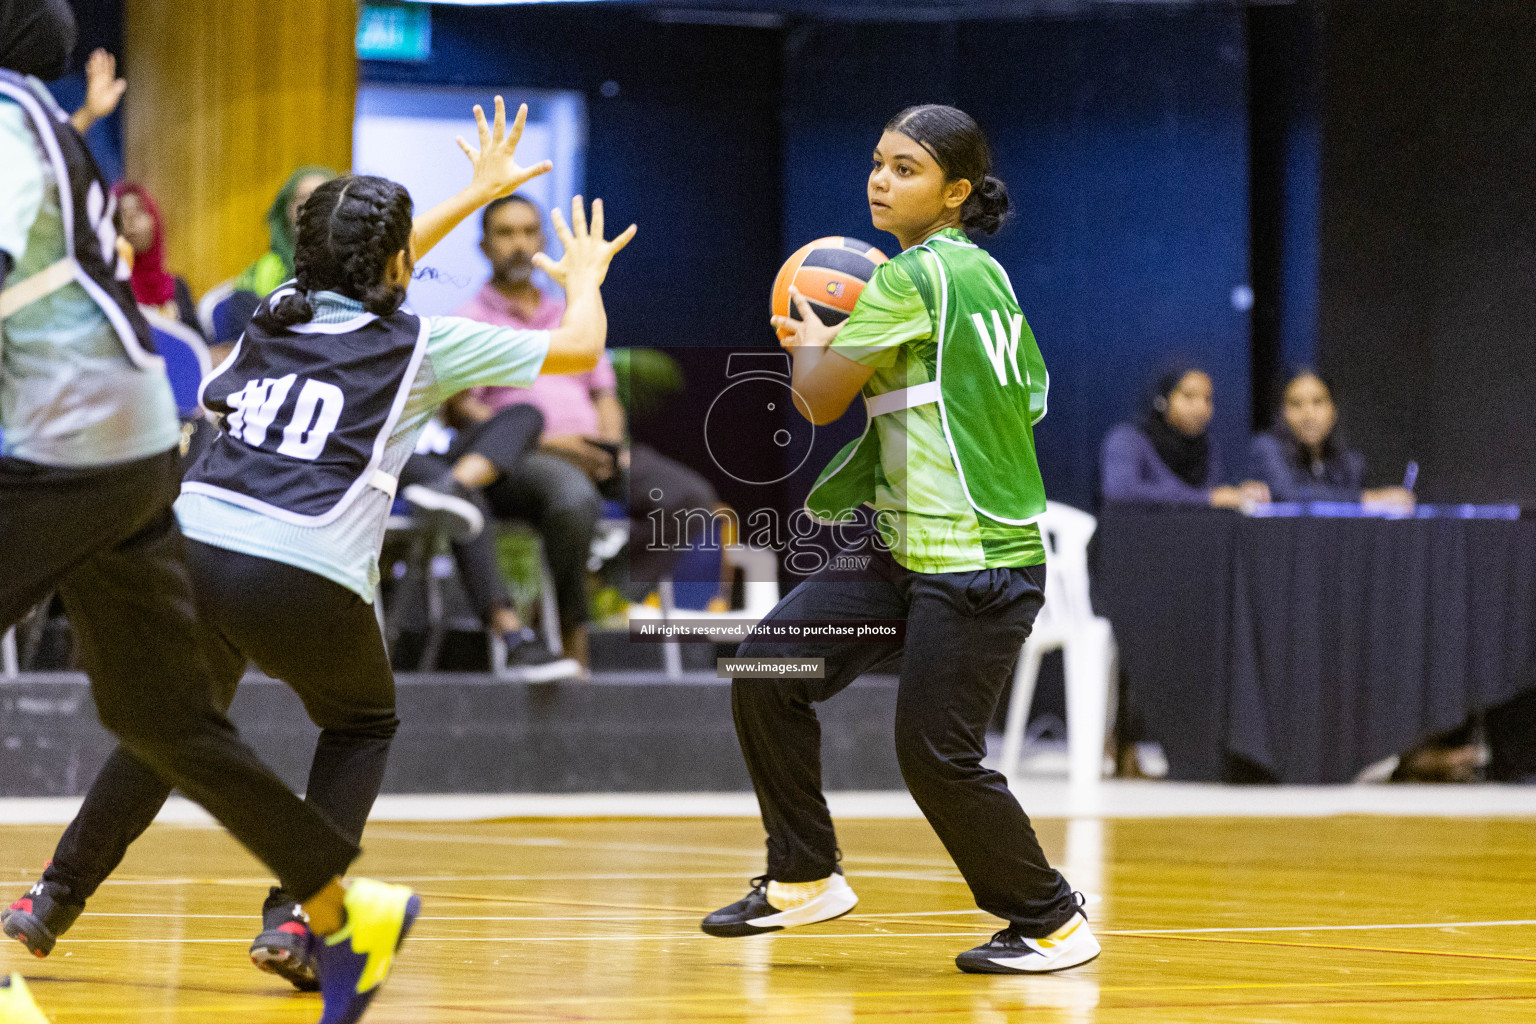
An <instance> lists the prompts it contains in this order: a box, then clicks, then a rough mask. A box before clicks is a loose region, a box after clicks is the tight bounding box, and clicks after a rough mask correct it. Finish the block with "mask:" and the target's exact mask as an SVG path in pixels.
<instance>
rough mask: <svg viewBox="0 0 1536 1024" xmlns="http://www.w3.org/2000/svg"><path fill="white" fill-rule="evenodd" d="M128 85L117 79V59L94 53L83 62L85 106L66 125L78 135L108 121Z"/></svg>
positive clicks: (103, 51)
mask: <svg viewBox="0 0 1536 1024" xmlns="http://www.w3.org/2000/svg"><path fill="white" fill-rule="evenodd" d="M127 88H128V83H127V82H125V81H123V79H121V78H118V77H117V58H116V57H114V56H112V55H111V54H110V53H108V52H107V51H106V50H101V49H97V50H94V51H92V52H91V56H90V58H89V59H88V60H86V62H85V102H84V103H82V104H80V109H79V110H77V111H75V113H74V115H73V116H72V117H70V123H72V124H73V125H74V126H75V128H76V129H77V130H78V131H80V132H81V133H82V134H83V133H84V132H85V131H86V130H87V129H89V128H90V127H91V125H93V124H95V123H96V122H97V121H100V120H101V119H102V118H104V117H110V116H111V114H112V112H113V111H114V110H116V109H117V105H118V104H119V103H120V102H122V99H123V93H124V91H126V90H127Z"/></svg>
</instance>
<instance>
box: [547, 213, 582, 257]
mask: <svg viewBox="0 0 1536 1024" xmlns="http://www.w3.org/2000/svg"><path fill="white" fill-rule="evenodd" d="M549 220H550V223H551V224H553V225H554V227H555V237H556V238H558V239H560V248H561V249H569V248H570V247H571V246H572V245H574V244H575V242H576V240H575V239H574V238H572V237H571V229H570V228H568V227H566V225H565V216H564V215H563V214H562V213H561V212H560V209H559V207H556V208H555V209H553V210H551V211H549Z"/></svg>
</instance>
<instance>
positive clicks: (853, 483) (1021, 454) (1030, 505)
mask: <svg viewBox="0 0 1536 1024" xmlns="http://www.w3.org/2000/svg"><path fill="white" fill-rule="evenodd" d="M892 262H893V263H897V264H899V265H900V267H901V269H902V270H903V271H905V272H906V274H907V275H908V277H910V278H911V280H912V283H913V285H914V286H915V287H916V289H917V292H918V294H919V295H920V296H921V297H922V300H923V304H924V305H925V306H926V307H927V309H928V317H929V320H930V322H931V323H932V324H933V328H934V332H935V335H936V337H935V341H936V343H937V348H938V357H937V372H936V373H935V375H934V377H935V379H933V380H932V381H930V382H928V383H924V384H918V385H914V386H911V387H907V388H902V389H900V390H896V391H886V392H883V393H881V394H869V393H868V387H867V386H866V392H865V395H864V402H865V408H866V411H867V412H868V419H867V421H866V423H865V426H864V433H863V434H862V435H861V436H860V437H859V438H858V439H857V440H854V441H852V442H850V443H849V444H848V445H847V446H846V447H845V448H843V450H842V451H840V452H839V453H838V454H837V456H836V457H835V458H833V459H832V461H831V462H830V463H828V465H827V468H826V469H824V470H822V473H821V476H820V477H818V478H817V480H816V485H815V486H814V487H813V488H812V489H811V493H810V495H809V496H808V497H807V498H806V502H805V506H806V511H808V512H809V513H810V514H811V515H812V516H814V517H815V518H817V519H819V520H822V521H826V522H845V521H847V520H849V519H851V518H852V516H853V511H854V510H855V509H857V508H858V507H859V506H860V505H864V504H867V503H870V502H871V501H872V499H873V497H874V494H875V484H876V474H877V472H878V469H879V465H880V451H879V448H880V440H879V435H878V433H877V432H875V431H872V430H871V429H870V425H871V424H872V423H873V422H874V419H875V417H877V416H884V415H889V414H891V413H895V412H899V411H901V410H903V409H911V408H914V407H917V406H922V405H927V404H929V403H937V405H938V409H939V419H940V422H941V424H942V426H943V429H944V438H945V440H946V441H947V442H948V445H949V453H950V455H951V457H952V459H953V461H954V465H955V468H956V470H957V472H958V474H959V477H960V486H961V490H962V491H963V492H964V493H965V497H966V500H967V501H969V502H970V505H971V507H972V508H973V509H975V510H976V512H977V513H979V514H980V515H983V516H986V517H987V518H989V519H992V520H995V521H997V522H1000V523H1008V524H1013V525H1022V524H1025V523H1029V522H1032V521H1033V520H1034V519H1036V518H1038V517H1039V515H1040V514H1041V513H1042V512H1044V511H1045V485H1044V483H1043V482H1042V481H1041V479H1040V466H1039V464H1038V462H1037V461H1036V458H1035V436H1034V424H1036V423H1037V422H1039V421H1040V419H1041V417H1043V416H1044V415H1045V402H1046V392H1047V390H1048V387H1049V383H1050V381H1049V377H1048V375H1047V373H1046V370H1045V360H1044V359H1042V358H1041V356H1040V348H1039V346H1038V345H1036V344H1035V336H1034V332H1032V331H1031V330H1030V329H1029V324H1028V323H1027V322H1026V321H1025V319H1024V314H1023V312H1022V311H1021V310H1020V309H1019V303H1018V300H1017V299H1016V298H1015V297H1014V294H1013V286H1012V285H1011V284H1010V283H1009V281H1008V275H1007V274H1006V273H1005V272H1004V271H1003V268H1002V267H1001V266H999V265H998V263H997V261H996V260H994V259H993V258H992V257H991V256H989V255H988V254H987V253H986V251H985V250H983V249H981V248H980V247H979V246H976V245H975V244H973V243H971V242H969V241H968V240H966V239H965V236H964V235H962V234H961V233H960V232H958V231H943V232H940V233H939V234H936V235H934V236H933V237H931V238H929V239H928V240H927V241H926V242H924V243H922V244H921V245H915V246H913V247H912V248H910V249H908V250H906V251H905V252H903V253H901V254H900V255H898V256H897V257H895V259H894V260H892ZM855 315H857V310H855Z"/></svg>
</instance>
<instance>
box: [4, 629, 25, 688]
mask: <svg viewBox="0 0 1536 1024" xmlns="http://www.w3.org/2000/svg"><path fill="white" fill-rule="evenodd" d="M20 671H21V665H20V662H19V659H18V658H17V657H16V627H15V626H12V627H11V628H10V629H7V630H6V631H5V635H4V636H0V679H15V678H16V676H17V675H18V674H19V673H20Z"/></svg>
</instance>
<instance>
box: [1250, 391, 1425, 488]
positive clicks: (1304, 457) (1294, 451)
mask: <svg viewBox="0 0 1536 1024" xmlns="http://www.w3.org/2000/svg"><path fill="white" fill-rule="evenodd" d="M1338 425H1339V410H1338V407H1337V406H1335V405H1334V404H1333V391H1332V389H1331V388H1329V387H1328V384H1327V382H1326V381H1324V380H1323V378H1322V377H1321V376H1319V375H1318V373H1317V371H1315V370H1311V369H1300V370H1297V371H1295V372H1294V373H1292V374H1291V377H1290V380H1288V381H1287V382H1286V385H1285V391H1284V392H1283V393H1282V395H1281V398H1280V412H1279V415H1277V416H1276V417H1275V425H1274V426H1272V427H1270V428H1269V429H1268V430H1266V431H1265V432H1264V433H1262V434H1258V435H1256V436H1255V437H1254V438H1253V440H1252V441H1251V442H1250V443H1249V446H1248V466H1249V473H1250V474H1251V475H1252V476H1253V477H1254V478H1255V479H1257V480H1262V481H1264V482H1265V483H1266V484H1268V485H1269V493H1270V494H1271V495H1272V496H1273V498H1274V500H1275V501H1337V502H1359V503H1361V504H1364V505H1376V506H1386V507H1395V508H1412V507H1413V501H1414V499H1413V492H1412V491H1409V490H1407V489H1405V488H1402V487H1380V488H1374V489H1370V490H1367V489H1366V488H1365V486H1364V483H1363V481H1364V479H1365V456H1364V455H1362V454H1360V453H1359V452H1358V451H1355V450H1354V449H1352V448H1350V447H1348V446H1347V445H1346V444H1345V443H1344V439H1343V437H1342V436H1341V432H1340V431H1339V429H1338Z"/></svg>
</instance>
